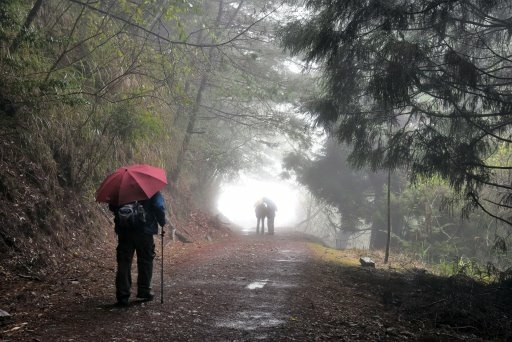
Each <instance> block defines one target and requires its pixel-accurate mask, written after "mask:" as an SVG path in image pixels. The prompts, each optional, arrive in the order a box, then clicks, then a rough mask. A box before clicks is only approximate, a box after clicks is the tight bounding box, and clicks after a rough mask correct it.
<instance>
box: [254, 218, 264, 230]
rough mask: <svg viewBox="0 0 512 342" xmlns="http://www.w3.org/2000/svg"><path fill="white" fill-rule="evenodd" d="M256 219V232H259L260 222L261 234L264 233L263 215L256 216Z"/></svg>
mask: <svg viewBox="0 0 512 342" xmlns="http://www.w3.org/2000/svg"><path fill="white" fill-rule="evenodd" d="M257 219H258V221H257V224H256V234H259V233H260V223H261V234H264V233H265V216H263V217H257Z"/></svg>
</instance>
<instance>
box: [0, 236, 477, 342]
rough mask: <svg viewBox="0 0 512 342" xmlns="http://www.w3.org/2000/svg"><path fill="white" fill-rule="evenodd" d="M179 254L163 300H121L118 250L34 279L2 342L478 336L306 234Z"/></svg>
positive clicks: (170, 263) (170, 266)
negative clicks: (125, 303)
mask: <svg viewBox="0 0 512 342" xmlns="http://www.w3.org/2000/svg"><path fill="white" fill-rule="evenodd" d="M170 250H171V253H172V251H174V253H175V254H174V255H172V254H171V255H168V256H167V262H166V267H165V268H166V270H165V278H164V279H165V281H164V283H165V288H164V303H163V304H161V303H160V291H159V289H160V286H159V285H160V273H159V267H157V266H158V263H159V260H156V263H155V266H156V267H155V272H154V275H155V276H154V289H155V292H156V298H155V301H153V302H146V303H144V302H137V301H135V300H134V299H132V300H131V304H130V306H129V307H127V308H118V307H115V306H114V305H113V304H112V303H113V300H114V299H113V293H114V289H113V284H112V283H113V276H114V275H113V273H114V272H113V271H114V265H113V264H108V262H112V260H113V251H112V253H111V255H110V256H109V255H106V256H104V258H103V259H101V260H102V261H103V262H105V263H107V264H105V265H100V264H96V266H95V267H92V268H90V269H89V270H87V271H86V272H85V273H83V272H84V271H80V270H77V271H76V272H77V273H76V274H74V275H73V277H71V278H70V274H68V275H66V277H67V278H66V279H67V280H66V281H62V282H61V283H56V284H55V285H54V286H52V287H50V288H47V287H43V285H42V284H39V285H38V284H37V283H31V284H25V288H26V291H24V292H23V293H24V295H25V296H26V298H25V301H24V302H23V303H25V305H24V306H22V305H21V304H18V305H12V308H13V310H15V311H17V312H15V315H14V318H13V320H12V321H10V322H9V323H8V324H4V325H3V326H0V329H1V331H2V335H0V340H2V341H11V340H12V341H130V340H131V341H255V340H268V341H312V340H313V341H315V340H316V341H318V340H320V341H328V340H336V341H403V340H477V338H476V336H475V335H472V334H471V332H469V333H464V332H462V333H461V332H458V334H457V335H454V334H450V333H446V332H443V331H441V330H439V329H437V330H433V329H432V327H430V326H429V323H428V322H420V321H419V320H416V321H415V320H414V319H413V318H412V317H407V316H404V311H402V312H400V311H399V310H397V309H396V305H397V304H396V303H395V301H394V297H393V296H394V294H393V292H394V291H400V290H401V289H400V287H401V286H402V285H403V284H402V283H400V282H401V281H403V280H399V281H398V280H396V279H392V278H390V275H389V274H388V273H386V275H385V277H387V278H382V277H381V275H379V274H378V272H376V270H366V269H363V268H361V267H340V266H335V265H332V264H328V263H324V262H321V261H319V260H318V259H315V258H313V257H312V254H311V251H310V250H309V248H308V246H307V243H306V242H305V241H303V240H301V239H299V238H293V237H290V236H280V235H276V236H264V237H261V236H254V235H252V236H251V235H250V236H242V237H238V238H233V239H229V240H224V241H221V242H213V243H209V244H205V245H199V246H195V247H187V252H185V253H177V251H178V249H177V247H173V248H170ZM81 272H82V273H81ZM133 276H134V279H135V277H136V275H135V274H134V275H133ZM70 279H78V280H72V281H71V282H75V286H76V287H75V288H73V287H72V286H73V285H70V284H69V280H70ZM77 283H78V284H77ZM382 284H388V285H389V286H390V287H389V288H383V287H382V286H383V285H382ZM400 284H402V285H400ZM38 286H39V287H38ZM383 294H385V296H384V297H383ZM8 295H9V294H8ZM18 296H19V294H18ZM30 296H34V297H36V298H35V299H34V300H32V301H30V300H28V299H27V298H28V297H30ZM386 298H388V300H386ZM10 300H11V301H12V300H17V301H18V302H21V301H20V299H19V298H11V299H10ZM429 300H430V299H429ZM0 304H2V305H5V302H4V303H2V302H0ZM31 305H32V307H31ZM29 311H30V312H29ZM433 332H435V333H433Z"/></svg>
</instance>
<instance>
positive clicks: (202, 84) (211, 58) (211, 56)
mask: <svg viewBox="0 0 512 342" xmlns="http://www.w3.org/2000/svg"><path fill="white" fill-rule="evenodd" d="M223 9H224V2H223V1H221V2H220V3H219V10H218V12H217V18H216V20H215V26H216V27H218V26H219V24H220V21H221V18H222V12H223ZM200 37H201V36H200ZM200 39H202V38H200ZM215 56H216V54H215V48H213V47H211V48H209V51H208V61H207V63H208V65H209V67H208V69H207V70H205V71H203V73H202V75H201V80H200V81H199V87H198V88H197V93H196V99H195V103H194V106H193V108H192V111H191V113H190V118H189V121H188V125H187V131H186V132H185V136H184V138H183V142H182V144H181V149H180V153H179V154H178V158H177V160H176V168H175V169H174V172H173V174H172V175H171V181H172V182H173V183H177V182H178V180H179V178H180V175H181V171H182V170H183V163H184V162H185V155H186V154H187V152H188V148H189V145H190V140H191V138H192V134H194V128H195V125H196V121H197V116H198V114H199V110H200V109H201V104H202V99H203V93H204V91H205V90H206V84H207V82H208V77H209V76H210V73H211V72H212V71H213V70H214V69H215V64H216V63H215Z"/></svg>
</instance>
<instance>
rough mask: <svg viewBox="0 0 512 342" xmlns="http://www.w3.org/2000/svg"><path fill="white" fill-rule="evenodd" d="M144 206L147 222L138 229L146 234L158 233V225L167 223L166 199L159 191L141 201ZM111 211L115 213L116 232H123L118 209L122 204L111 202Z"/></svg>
mask: <svg viewBox="0 0 512 342" xmlns="http://www.w3.org/2000/svg"><path fill="white" fill-rule="evenodd" d="M139 203H141V204H142V206H143V207H144V212H145V213H146V222H145V224H144V225H143V226H141V227H140V228H138V229H141V231H142V232H144V233H145V234H151V235H154V234H158V225H160V226H161V227H163V226H164V225H165V223H166V219H165V201H164V197H163V196H162V194H161V193H160V192H157V193H156V194H154V195H153V197H151V198H150V199H147V200H143V201H139ZM108 208H109V209H110V211H112V212H113V213H114V215H115V216H114V224H115V231H116V234H120V233H121V234H122V230H121V229H120V227H119V225H118V222H119V217H118V209H119V208H120V206H116V205H112V204H110V205H109V206H108Z"/></svg>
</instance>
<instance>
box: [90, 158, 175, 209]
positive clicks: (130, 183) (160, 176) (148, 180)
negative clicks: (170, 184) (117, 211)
mask: <svg viewBox="0 0 512 342" xmlns="http://www.w3.org/2000/svg"><path fill="white" fill-rule="evenodd" d="M166 184H167V176H166V174H165V170H163V169H160V168H158V167H154V166H150V165H146V164H133V165H128V166H123V167H120V168H119V169H117V170H116V171H114V172H113V173H111V174H110V175H108V176H107V178H105V180H104V181H103V183H101V185H100V187H99V188H98V190H97V191H96V201H97V202H107V203H109V204H114V205H123V204H126V203H130V202H133V201H140V200H144V199H148V198H151V197H152V196H153V195H154V194H156V193H157V192H158V191H159V190H161V189H162V188H163V187H164V186H165V185H166Z"/></svg>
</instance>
